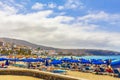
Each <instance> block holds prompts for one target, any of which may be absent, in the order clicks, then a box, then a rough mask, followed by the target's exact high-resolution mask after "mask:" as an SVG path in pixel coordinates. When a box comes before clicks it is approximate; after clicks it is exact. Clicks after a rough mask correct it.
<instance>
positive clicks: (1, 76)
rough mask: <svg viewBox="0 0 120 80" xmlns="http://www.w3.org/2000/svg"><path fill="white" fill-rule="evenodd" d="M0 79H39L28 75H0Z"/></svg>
mask: <svg viewBox="0 0 120 80" xmlns="http://www.w3.org/2000/svg"><path fill="white" fill-rule="evenodd" d="M0 80H40V79H39V78H34V77H30V76H15V75H0Z"/></svg>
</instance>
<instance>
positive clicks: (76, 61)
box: [69, 59, 80, 63]
mask: <svg viewBox="0 0 120 80" xmlns="http://www.w3.org/2000/svg"><path fill="white" fill-rule="evenodd" d="M69 62H71V63H79V62H80V61H79V60H72V59H71V60H69Z"/></svg>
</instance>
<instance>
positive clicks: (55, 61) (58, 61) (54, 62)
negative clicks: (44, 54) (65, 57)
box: [50, 60, 62, 64]
mask: <svg viewBox="0 0 120 80" xmlns="http://www.w3.org/2000/svg"><path fill="white" fill-rule="evenodd" d="M50 64H62V61H61V60H53V61H52V62H51V63H50Z"/></svg>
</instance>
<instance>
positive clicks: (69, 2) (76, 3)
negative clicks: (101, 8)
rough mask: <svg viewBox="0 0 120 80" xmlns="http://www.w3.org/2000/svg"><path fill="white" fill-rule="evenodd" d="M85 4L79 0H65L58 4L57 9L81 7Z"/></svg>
mask: <svg viewBox="0 0 120 80" xmlns="http://www.w3.org/2000/svg"><path fill="white" fill-rule="evenodd" d="M84 7H85V5H84V4H83V3H82V2H81V1H80V0H76V1H74V0H66V3H65V4H64V5H60V6H58V9H59V10H63V9H83V8H84Z"/></svg>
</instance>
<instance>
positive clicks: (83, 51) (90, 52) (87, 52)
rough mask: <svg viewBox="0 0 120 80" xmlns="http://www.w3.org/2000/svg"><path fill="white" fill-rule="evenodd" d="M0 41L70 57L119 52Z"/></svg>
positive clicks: (19, 41) (8, 40)
mask: <svg viewBox="0 0 120 80" xmlns="http://www.w3.org/2000/svg"><path fill="white" fill-rule="evenodd" d="M0 40H3V41H4V42H8V43H14V44H17V45H23V46H28V47H32V48H38V47H40V48H41V49H45V50H55V51H56V52H57V53H59V52H62V53H64V54H67V53H72V55H120V52H115V51H109V50H96V49H58V48H53V47H46V46H42V45H37V44H33V43H30V42H28V41H24V40H18V39H11V38H0Z"/></svg>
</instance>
